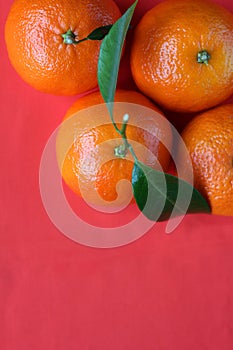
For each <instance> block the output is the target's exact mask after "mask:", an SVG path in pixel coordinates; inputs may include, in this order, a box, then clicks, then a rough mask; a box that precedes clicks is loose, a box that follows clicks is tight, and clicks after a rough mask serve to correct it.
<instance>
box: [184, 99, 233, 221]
mask: <svg viewBox="0 0 233 350" xmlns="http://www.w3.org/2000/svg"><path fill="white" fill-rule="evenodd" d="M182 137H183V140H184V142H185V144H186V147H187V149H188V151H189V154H190V156H191V160H192V164H193V171H194V186H195V187H196V188H197V189H198V190H199V191H200V192H201V193H202V194H203V196H204V197H205V198H206V199H207V200H208V201H209V203H210V206H211V208H212V213H214V214H221V215H233V104H229V105H225V106H220V107H217V108H214V109H212V110H209V111H207V112H205V113H202V114H200V115H198V116H196V117H195V118H194V119H193V120H192V121H191V122H190V123H189V124H188V125H187V126H186V128H185V129H184V131H183V133H182ZM180 157H181V159H180V160H181V162H182V163H183V164H185V160H183V159H182V155H181V154H180Z"/></svg>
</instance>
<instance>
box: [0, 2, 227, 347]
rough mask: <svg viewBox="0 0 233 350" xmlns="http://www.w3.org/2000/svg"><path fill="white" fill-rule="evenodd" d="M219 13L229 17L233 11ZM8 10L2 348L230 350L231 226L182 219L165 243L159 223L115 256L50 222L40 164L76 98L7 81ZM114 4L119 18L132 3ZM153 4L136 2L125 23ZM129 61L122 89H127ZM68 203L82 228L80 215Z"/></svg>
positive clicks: (8, 77) (6, 77)
mask: <svg viewBox="0 0 233 350" xmlns="http://www.w3.org/2000/svg"><path fill="white" fill-rule="evenodd" d="M219 2H221V3H222V4H224V5H225V6H226V7H227V8H229V9H230V10H231V11H233V3H232V1H231V0H228V1H227V0H225V1H220V0H219ZM11 3H12V1H9V0H7V1H5V2H4V3H3V2H2V3H1V13H0V16H1V40H2V45H1V47H2V50H1V66H0V69H1V79H0V84H1V129H0V133H1V137H0V140H1V148H0V155H1V172H0V179H1V181H0V184H1V196H0V210H1V211H0V213H1V220H0V228H1V236H0V344H1V345H0V349H1V350H31V349H34V350H41V349H46V350H55V349H56V350H64V349H67V350H73V349H75V350H77V349H80V350H92V349H93V350H105V349H106V350H109V349H111V350H115V349H116V350H117V349H122V350H126V349H127V350H128V349H137V350H139V349H146V350H154V349H158V350H163V349H164V350H173V349H179V350H187V349H189V350H192V349H193V350H194V349H195V350H197V349H198V350H202V349H203V350H206V349H211V350H215V349H216V350H219V349H222V350H232V349H233V235H232V224H233V218H230V217H217V216H208V215H189V216H186V217H185V219H184V220H183V221H182V223H181V224H180V226H179V227H178V228H177V229H176V230H175V232H174V233H173V234H171V235H166V234H165V233H164V229H165V226H166V223H160V224H156V226H155V227H153V228H152V229H151V230H150V231H149V232H148V233H147V234H146V235H144V236H143V237H142V238H140V239H139V240H137V241H135V242H134V243H132V244H129V245H126V246H123V247H119V248H115V249H94V248H90V247H86V246H82V245H80V244H77V243H75V242H73V241H71V240H70V239H68V238H67V237H65V236H64V235H63V234H61V233H60V232H59V231H58V230H57V229H56V228H55V226H54V225H53V224H52V223H51V221H50V219H49V217H48V216H47V214H46V212H45V209H44V207H43V204H42V201H41V197H40V191H39V181H38V176H39V175H38V172H39V164H40V159H41V155H42V152H43V149H44V146H45V144H46V141H47V139H48V138H49V136H50V134H51V133H52V132H53V130H54V129H55V128H56V127H57V126H58V125H59V123H60V121H61V119H62V117H63V115H64V113H65V111H66V110H67V108H68V107H69V106H70V105H71V104H72V102H73V101H75V99H76V97H54V96H49V95H45V94H42V93H40V92H37V91H35V90H33V89H32V88H31V87H29V86H27V85H26V84H25V83H24V82H23V81H22V80H21V79H20V78H19V77H18V75H17V74H16V72H15V71H14V70H13V68H12V67H11V65H10V62H9V61H8V58H7V53H6V48H5V44H4V42H3V41H4V39H3V28H4V22H5V20H6V16H7V13H8V11H9V8H10V5H11ZM117 3H118V4H119V6H120V8H121V10H122V11H124V10H125V9H126V8H127V6H129V5H130V3H131V1H129V0H118V1H117ZM155 3H156V1H155V0H150V1H140V2H139V5H138V7H137V10H136V16H135V20H134V23H135V22H136V21H137V20H138V18H139V17H140V16H141V15H142V14H143V13H144V12H145V11H146V10H147V9H149V8H150V7H152V6H153V4H155ZM126 51H127V50H126ZM127 58H128V52H126V55H125V57H124V59H123V62H122V67H121V71H120V80H119V86H120V87H127V88H132V87H133V86H134V85H133V83H132V79H131V76H130V72H129V65H128V61H127ZM232 101H233V100H232V99H231V102H232ZM179 123H180V125H181V124H182V122H181V121H180V122H178V124H179ZM51 181H52V179H51ZM67 195H68V196H69V198H70V201H72V202H73V203H74V206H75V205H76V206H77V208H78V210H79V212H80V213H81V215H82V216H83V217H84V218H85V215H87V213H88V209H87V208H86V206H85V205H83V204H82V203H81V202H80V201H78V200H77V202H76V204H75V198H74V196H73V195H72V194H71V193H68V194H67ZM93 220H95V223H97V224H100V225H101V224H103V223H104V225H108V224H110V220H112V219H109V218H108V215H107V214H100V215H99V214H96V215H94V216H93ZM122 220H124V217H123V219H122ZM119 222H121V215H116V216H115V217H114V220H113V224H114V225H117V223H119Z"/></svg>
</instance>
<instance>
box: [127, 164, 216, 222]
mask: <svg viewBox="0 0 233 350" xmlns="http://www.w3.org/2000/svg"><path fill="white" fill-rule="evenodd" d="M132 186H133V193H134V198H135V200H136V202H137V205H138V207H139V209H140V210H141V211H142V212H143V214H144V215H145V216H146V217H147V218H148V219H150V220H153V221H164V220H167V219H169V218H170V217H171V214H172V217H174V216H179V215H184V214H186V213H210V211H211V210H210V207H209V205H208V203H207V202H206V200H205V199H204V197H202V195H201V194H200V192H198V191H197V190H196V189H195V188H194V187H193V186H192V185H191V184H189V183H188V182H186V181H184V180H181V179H178V178H177V177H175V176H172V175H170V174H166V173H163V172H160V171H157V170H154V169H152V168H150V167H148V166H146V165H144V164H142V163H140V162H136V163H135V164H134V168H133V173H132ZM178 193H179V200H178ZM187 198H190V201H188V202H187Z"/></svg>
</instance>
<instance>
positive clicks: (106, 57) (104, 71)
mask: <svg viewBox="0 0 233 350" xmlns="http://www.w3.org/2000/svg"><path fill="white" fill-rule="evenodd" d="M137 2H138V0H137V1H135V2H134V4H133V5H132V6H131V7H130V8H129V9H128V10H127V11H126V12H125V13H124V15H123V16H122V17H120V18H119V19H118V21H117V22H116V23H114V24H113V26H112V28H111V29H110V31H109V33H108V35H106V37H105V38H104V40H103V42H102V44H101V47H100V54H99V60H98V85H99V88H100V92H101V94H102V96H103V99H104V101H105V102H106V104H107V107H108V110H109V114H110V116H111V119H112V120H113V116H112V108H113V107H112V102H113V101H114V95H115V91H116V84H117V78H118V72H119V65H120V59H121V54H122V48H123V45H124V41H125V37H126V34H127V31H128V28H129V24H130V21H131V18H132V16H133V13H134V10H135V7H136V5H137Z"/></svg>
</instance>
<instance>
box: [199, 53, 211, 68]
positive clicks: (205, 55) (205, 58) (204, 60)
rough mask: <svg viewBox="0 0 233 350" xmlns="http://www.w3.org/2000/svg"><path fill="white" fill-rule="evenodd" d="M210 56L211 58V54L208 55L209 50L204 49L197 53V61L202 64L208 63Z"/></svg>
mask: <svg viewBox="0 0 233 350" xmlns="http://www.w3.org/2000/svg"><path fill="white" fill-rule="evenodd" d="M210 58H211V56H210V54H209V52H208V51H206V50H202V51H199V52H198V54H197V62H198V63H204V64H206V65H208V63H209V60H210Z"/></svg>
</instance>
